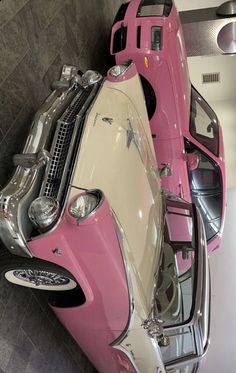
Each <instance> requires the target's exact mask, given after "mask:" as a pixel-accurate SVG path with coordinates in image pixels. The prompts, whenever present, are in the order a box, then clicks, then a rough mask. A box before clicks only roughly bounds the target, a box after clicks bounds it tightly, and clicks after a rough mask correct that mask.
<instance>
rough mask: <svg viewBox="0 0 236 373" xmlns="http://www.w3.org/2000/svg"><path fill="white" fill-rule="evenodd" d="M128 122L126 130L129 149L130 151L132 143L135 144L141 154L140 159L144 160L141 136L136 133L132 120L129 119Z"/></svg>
mask: <svg viewBox="0 0 236 373" xmlns="http://www.w3.org/2000/svg"><path fill="white" fill-rule="evenodd" d="M127 122H128V129H127V130H126V133H127V148H128V149H129V148H130V145H131V143H132V142H133V143H134V145H135V146H136V148H137V150H138V152H139V155H140V158H141V159H142V160H143V157H142V152H141V140H140V136H139V134H138V133H137V132H136V131H134V129H133V127H132V124H131V121H130V119H127Z"/></svg>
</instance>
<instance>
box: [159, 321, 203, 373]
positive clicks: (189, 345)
mask: <svg viewBox="0 0 236 373" xmlns="http://www.w3.org/2000/svg"><path fill="white" fill-rule="evenodd" d="M165 334H166V335H167V336H168V337H169V342H170V343H169V345H168V346H165V347H162V348H161V352H162V357H163V361H164V364H170V363H171V362H176V360H178V359H182V358H186V357H188V356H194V355H195V356H196V354H197V350H196V345H195V338H194V331H193V328H192V327H191V326H185V327H182V328H178V329H171V330H167V331H166V332H165ZM187 368H188V367H186V368H181V370H180V372H181V373H182V372H189V370H188V369H187ZM174 371H175V372H176V370H174ZM177 372H178V370H177ZM190 372H191V370H190Z"/></svg>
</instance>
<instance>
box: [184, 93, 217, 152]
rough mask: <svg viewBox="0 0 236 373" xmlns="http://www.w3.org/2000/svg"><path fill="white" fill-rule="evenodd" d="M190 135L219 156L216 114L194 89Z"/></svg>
mask: <svg viewBox="0 0 236 373" xmlns="http://www.w3.org/2000/svg"><path fill="white" fill-rule="evenodd" d="M190 133H191V135H192V136H193V137H194V138H195V139H196V140H198V141H199V142H200V143H201V144H202V145H203V146H205V147H206V148H207V149H209V150H210V151H211V152H212V153H213V154H215V155H216V156H218V155H219V123H218V119H217V116H216V114H215V113H214V111H213V110H212V109H211V108H210V106H209V105H208V104H207V102H206V101H205V100H204V99H203V98H202V97H201V96H200V94H199V93H198V92H197V91H196V90H195V89H194V87H192V94H191V112H190Z"/></svg>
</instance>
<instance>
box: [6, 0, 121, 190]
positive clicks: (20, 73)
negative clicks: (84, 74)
mask: <svg viewBox="0 0 236 373" xmlns="http://www.w3.org/2000/svg"><path fill="white" fill-rule="evenodd" d="M120 3H121V0H1V1H0V165H1V166H0V186H3V185H4V184H5V183H6V180H8V179H9V177H10V175H11V173H12V161H11V159H12V155H13V154H15V153H17V152H20V151H21V149H22V146H23V142H24V139H25V136H26V134H27V131H28V129H29V126H30V122H31V119H32V115H33V113H34V111H35V110H36V109H37V108H38V106H39V104H40V103H41V102H42V100H44V99H45V97H46V96H47V95H48V94H49V92H50V83H51V82H52V81H53V80H55V79H57V78H58V77H59V73H60V69H61V66H62V65H63V64H64V63H68V64H76V65H78V66H79V68H80V70H82V71H83V70H86V69H87V68H91V67H92V68H97V69H101V67H102V65H103V63H104V62H103V61H104V53H105V52H106V53H107V48H108V40H109V30H110V25H111V22H112V19H113V17H114V13H115V11H116V10H117V8H118V6H119V5H120Z"/></svg>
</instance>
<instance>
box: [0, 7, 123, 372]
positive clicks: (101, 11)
mask: <svg viewBox="0 0 236 373" xmlns="http://www.w3.org/2000/svg"><path fill="white" fill-rule="evenodd" d="M120 3H121V0H0V188H1V187H2V186H3V185H4V184H5V183H6V182H7V180H8V179H9V177H10V175H11V174H12V170H13V164H12V155H13V154H15V153H17V152H20V151H21V149H22V147H23V144H24V140H25V138H26V135H27V132H28V130H29V127H30V123H31V120H32V117H33V113H34V112H35V110H36V109H37V108H38V106H39V105H40V103H41V102H42V101H43V100H44V99H45V98H46V96H47V95H48V94H49V92H50V83H51V82H52V81H53V80H56V79H58V77H59V75H60V71H61V66H62V65H63V64H64V63H68V64H75V65H77V66H78V67H79V68H80V70H82V71H84V70H86V69H87V68H91V67H92V68H97V69H99V70H100V71H101V69H104V54H105V53H106V58H107V48H108V40H109V30H110V25H111V22H112V19H113V17H114V14H115V12H116V10H117V8H118V6H119V5H120ZM0 254H1V248H0ZM0 264H1V258H0ZM92 371H93V368H92V367H91V365H90V364H89V362H88V361H87V359H86V358H85V356H84V355H83V353H82V352H81V350H80V348H79V347H78V346H77V345H76V343H75V342H74V341H73V340H72V338H71V337H70V336H69V334H68V333H67V332H66V331H65V330H64V328H63V327H62V326H61V325H60V324H59V322H58V321H57V320H56V318H55V317H54V315H53V314H52V312H51V311H50V310H49V309H48V307H47V302H46V299H45V297H44V296H43V294H41V293H38V292H36V293H33V292H31V291H29V290H27V289H23V288H19V287H14V286H11V285H10V284H8V283H6V281H5V280H3V279H2V278H0V373H1V372H6V373H16V372H17V373H53V372H56V373H77V372H81V373H86V372H87V373H89V372H92Z"/></svg>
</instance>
